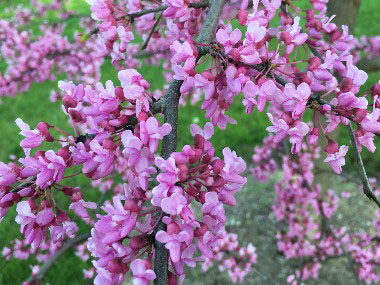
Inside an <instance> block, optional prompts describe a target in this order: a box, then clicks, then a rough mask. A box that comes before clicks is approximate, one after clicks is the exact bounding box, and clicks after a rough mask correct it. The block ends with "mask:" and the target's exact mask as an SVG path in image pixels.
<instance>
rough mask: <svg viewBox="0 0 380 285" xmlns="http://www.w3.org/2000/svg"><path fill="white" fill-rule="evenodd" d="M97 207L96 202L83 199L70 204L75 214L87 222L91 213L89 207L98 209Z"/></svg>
mask: <svg viewBox="0 0 380 285" xmlns="http://www.w3.org/2000/svg"><path fill="white" fill-rule="evenodd" d="M96 207H97V206H96V203H94V202H86V201H84V200H83V199H80V200H78V201H76V202H74V203H71V204H70V210H73V211H74V213H75V214H77V215H78V216H79V217H81V218H83V220H85V221H86V222H87V223H88V222H89V221H90V215H89V214H88V212H87V209H96Z"/></svg>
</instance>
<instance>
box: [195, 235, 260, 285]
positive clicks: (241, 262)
mask: <svg viewBox="0 0 380 285" xmlns="http://www.w3.org/2000/svg"><path fill="white" fill-rule="evenodd" d="M213 251H214V257H213V258H212V259H209V258H207V259H206V260H205V262H204V263H203V265H202V270H203V271H207V270H208V269H209V268H210V266H212V264H213V263H217V265H218V269H219V271H221V272H223V271H227V272H228V275H229V276H230V278H231V281H232V282H233V283H236V282H238V281H240V282H243V281H244V277H245V276H246V275H247V274H248V273H250V271H251V269H252V264H255V263H256V248H255V247H254V246H253V245H252V244H251V243H249V244H248V246H247V247H241V246H239V241H238V236H237V234H233V233H225V235H224V237H223V239H222V240H221V242H220V244H219V245H218V246H216V247H215V248H214V249H213Z"/></svg>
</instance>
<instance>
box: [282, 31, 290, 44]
mask: <svg viewBox="0 0 380 285" xmlns="http://www.w3.org/2000/svg"><path fill="white" fill-rule="evenodd" d="M280 40H282V41H283V42H284V43H285V44H286V45H290V44H291V43H292V36H291V34H290V33H289V32H286V31H283V32H281V34H280Z"/></svg>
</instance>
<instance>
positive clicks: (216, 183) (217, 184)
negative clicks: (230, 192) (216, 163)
mask: <svg viewBox="0 0 380 285" xmlns="http://www.w3.org/2000/svg"><path fill="white" fill-rule="evenodd" d="M225 184H226V180H224V178H223V177H221V176H217V177H216V178H214V183H213V184H212V186H215V187H222V186H224V185H225Z"/></svg>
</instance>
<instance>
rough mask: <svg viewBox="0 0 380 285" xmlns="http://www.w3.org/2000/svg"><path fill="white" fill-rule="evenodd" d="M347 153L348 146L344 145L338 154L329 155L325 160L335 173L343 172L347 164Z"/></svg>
mask: <svg viewBox="0 0 380 285" xmlns="http://www.w3.org/2000/svg"><path fill="white" fill-rule="evenodd" d="M347 151H348V146H346V145H342V146H341V147H340V148H339V151H338V152H336V153H332V154H327V158H326V159H325V160H324V162H328V163H329V164H330V166H331V168H332V169H333V170H334V172H335V173H337V174H339V173H341V172H342V166H343V165H345V163H346V161H345V159H344V156H345V155H346V153H347Z"/></svg>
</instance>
